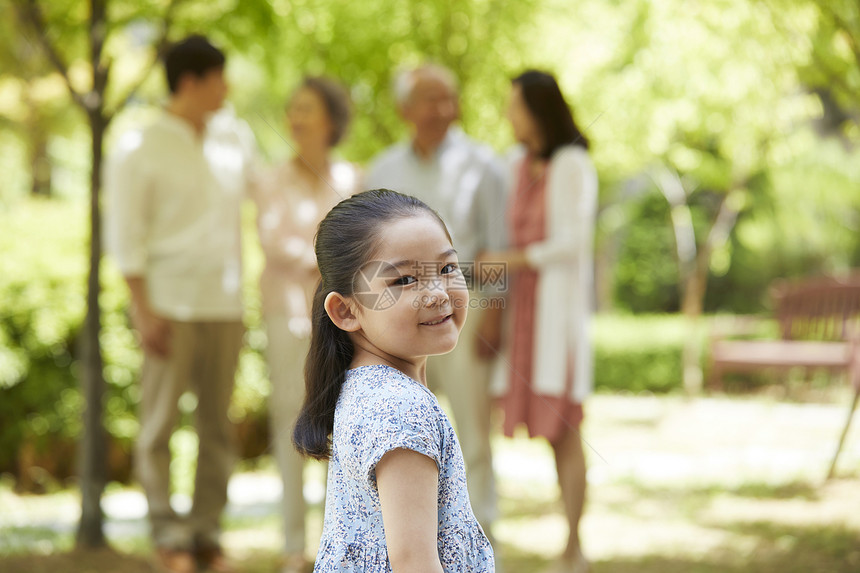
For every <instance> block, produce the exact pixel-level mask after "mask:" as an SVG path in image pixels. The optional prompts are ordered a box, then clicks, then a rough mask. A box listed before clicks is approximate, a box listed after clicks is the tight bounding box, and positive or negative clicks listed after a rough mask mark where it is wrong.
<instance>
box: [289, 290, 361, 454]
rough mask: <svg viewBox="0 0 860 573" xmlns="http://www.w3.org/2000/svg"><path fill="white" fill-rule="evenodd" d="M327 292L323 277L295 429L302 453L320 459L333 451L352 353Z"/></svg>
mask: <svg viewBox="0 0 860 573" xmlns="http://www.w3.org/2000/svg"><path fill="white" fill-rule="evenodd" d="M327 294H328V293H327V292H326V291H325V290H323V285H322V281H320V282H319V284H318V285H317V290H316V292H315V293H314V301H313V308H312V310H311V322H312V330H311V346H310V350H309V351H308V357H307V361H306V362H305V402H304V404H303V405H302V409H301V411H300V412H299V417H298V419H297V420H296V426H295V428H294V429H293V444H294V445H295V447H296V449H297V450H298V451H299V453H300V454H302V455H303V456H308V457H311V458H314V459H317V460H326V459H328V457H329V455H330V453H331V439H330V436H331V432H332V429H333V428H334V411H335V406H337V399H338V397H339V396H340V389H341V387H342V386H343V381H344V379H345V377H346V371H347V369H348V368H349V364H350V362H352V355H353V346H352V341H351V340H350V339H349V335H347V333H346V332H344V331H343V330H341V329H339V328H338V327H337V326H335V325H334V323H333V322H332V321H331V319H330V318H329V316H328V314H327V313H326V311H325V297H326V295H327Z"/></svg>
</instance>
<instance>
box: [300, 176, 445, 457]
mask: <svg viewBox="0 0 860 573" xmlns="http://www.w3.org/2000/svg"><path fill="white" fill-rule="evenodd" d="M422 214H423V215H427V214H429V215H430V216H432V217H435V218H436V219H437V220H438V221H439V224H440V225H442V228H443V229H445V233H446V234H447V233H448V231H447V229H446V227H445V223H444V222H443V221H442V219H441V218H440V217H439V215H438V214H437V213H436V212H435V211H433V209H431V208H430V207H428V206H427V205H426V204H424V203H422V202H421V201H419V200H418V199H416V198H415V197H410V196H409V195H403V194H401V193H397V192H396V191H390V190H388V189H374V190H372V191H365V192H363V193H358V194H356V195H353V196H352V197H349V198H348V199H344V200H343V201H341V202H340V203H338V204H337V205H335V207H334V208H333V209H332V210H331V211H329V212H328V214H327V215H326V216H325V218H324V219H323V220H322V222H321V223H320V224H319V228H318V229H317V234H316V238H315V240H314V251H315V252H316V257H317V266H319V271H320V282H319V284H318V285H317V289H316V292H315V293H314V300H313V306H312V309H311V346H310V350H309V351H308V356H307V361H306V363H305V400H304V403H303V404H302V409H301V412H300V413H299V417H298V419H297V420H296V425H295V428H294V429H293V444H294V445H295V447H296V449H297V450H298V451H299V453H301V454H302V455H305V456H309V457H312V458H316V459H320V460H324V459H328V457H329V455H330V454H331V440H330V436H331V432H332V429H333V427H334V411H335V406H337V400H338V397H339V396H340V389H341V387H342V386H343V382H344V379H345V377H346V371H347V370H348V369H349V365H350V363H351V362H352V357H353V350H354V349H353V345H352V341H351V340H350V338H349V335H348V334H347V333H346V332H345V331H343V330H341V329H339V328H338V327H337V326H335V324H334V323H333V322H332V321H331V319H330V318H329V316H328V314H327V313H326V311H325V307H324V304H325V299H326V297H327V296H328V294H329V293H330V292H337V293H339V294H341V295H343V296H352V295H353V294H354V288H355V286H356V285H355V279H356V277H357V276H358V271H359V270H360V269H361V268H362V267H363V266H365V265H366V264H367V263H368V262H370V260H371V257H373V256H374V254H375V253H376V252H377V251H378V249H379V235H380V234H381V232H382V228H383V225H384V224H385V223H388V222H390V221H393V220H395V219H400V218H403V217H414V216H416V215H422ZM449 238H450V235H449Z"/></svg>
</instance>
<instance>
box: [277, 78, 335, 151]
mask: <svg viewBox="0 0 860 573" xmlns="http://www.w3.org/2000/svg"><path fill="white" fill-rule="evenodd" d="M287 122H288V123H289V126H290V133H291V134H292V136H293V141H295V142H296V144H298V146H299V147H300V148H307V147H329V146H330V145H329V142H330V141H331V134H332V131H334V126H332V122H331V118H330V117H329V115H328V110H326V107H325V103H324V102H323V99H322V97H321V96H320V95H319V94H318V93H317V92H316V91H315V90H313V89H311V88H308V87H304V88H300V89H299V91H297V92H296V93H295V95H293V98H292V99H291V100H290V105H289V106H288V107H287Z"/></svg>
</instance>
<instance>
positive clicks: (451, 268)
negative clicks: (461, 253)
mask: <svg viewBox="0 0 860 573" xmlns="http://www.w3.org/2000/svg"><path fill="white" fill-rule="evenodd" d="M457 269H458V267H457V264H456V263H448V264H447V265H445V266H444V267H442V274H443V275H447V274H451V273H455V272H457Z"/></svg>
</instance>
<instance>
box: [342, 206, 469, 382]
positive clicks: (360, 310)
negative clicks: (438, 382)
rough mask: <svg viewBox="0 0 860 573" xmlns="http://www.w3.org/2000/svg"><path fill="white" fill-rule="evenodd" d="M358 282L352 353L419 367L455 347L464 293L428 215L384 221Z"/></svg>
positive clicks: (447, 245) (453, 259)
mask: <svg viewBox="0 0 860 573" xmlns="http://www.w3.org/2000/svg"><path fill="white" fill-rule="evenodd" d="M357 278H358V280H357V281H356V288H355V293H354V295H353V297H352V300H353V303H354V306H355V309H356V312H355V315H356V318H357V320H358V323H359V324H360V328H359V329H358V330H357V331H356V332H354V333H353V341H354V343H355V345H356V353H357V354H358V352H369V353H370V354H372V355H375V356H377V357H381V358H383V359H385V360H387V361H389V362H390V363H391V364H393V365H395V366H399V365H401V364H403V362H405V363H406V364H416V365H420V364H423V361H424V359H425V357H426V356H429V355H434V354H445V353H446V352H450V351H451V350H452V349H453V348H454V346H455V345H456V344H457V338H458V337H459V335H460V330H461V329H462V328H463V324H464V323H465V321H466V312H467V307H468V302H469V292H468V290H467V289H466V282H465V279H464V278H463V274H462V272H461V271H460V268H459V265H458V261H457V254H456V251H454V249H453V247H452V246H451V242H450V241H449V240H448V237H447V235H446V234H445V231H444V229H443V228H442V226H441V225H440V223H439V221H438V220H436V218H434V217H433V216H432V215H429V214H421V215H416V216H412V217H404V218H400V219H395V220H393V221H391V222H389V223H387V224H386V225H385V229H384V230H383V231H382V233H381V234H380V238H379V249H378V251H377V252H376V254H375V256H374V257H373V261H371V262H370V263H368V264H366V265H365V266H364V267H363V268H362V270H361V271H360V274H359V275H358V277H357ZM401 361H403V362H401Z"/></svg>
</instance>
